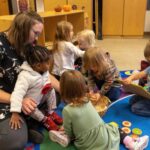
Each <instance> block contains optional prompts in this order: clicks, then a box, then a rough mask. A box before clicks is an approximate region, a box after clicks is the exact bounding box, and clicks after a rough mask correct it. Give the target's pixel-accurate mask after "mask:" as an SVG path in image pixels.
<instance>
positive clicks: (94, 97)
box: [89, 92, 101, 102]
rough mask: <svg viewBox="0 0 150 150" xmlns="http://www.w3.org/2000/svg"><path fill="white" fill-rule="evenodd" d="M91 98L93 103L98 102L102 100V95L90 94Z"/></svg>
mask: <svg viewBox="0 0 150 150" xmlns="http://www.w3.org/2000/svg"><path fill="white" fill-rule="evenodd" d="M89 98H90V99H91V101H95V102H97V101H98V100H99V99H100V98H101V95H100V93H93V92H90V93H89Z"/></svg>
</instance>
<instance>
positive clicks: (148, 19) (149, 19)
mask: <svg viewBox="0 0 150 150" xmlns="http://www.w3.org/2000/svg"><path fill="white" fill-rule="evenodd" d="M144 32H150V11H146V16H145V28H144Z"/></svg>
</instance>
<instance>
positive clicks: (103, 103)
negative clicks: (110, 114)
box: [89, 95, 111, 116]
mask: <svg viewBox="0 0 150 150" xmlns="http://www.w3.org/2000/svg"><path fill="white" fill-rule="evenodd" d="M89 98H90V100H91V102H92V104H93V106H94V107H95V109H96V111H97V112H98V113H99V115H100V116H103V115H104V114H105V113H106V111H107V109H108V106H109V105H110V103H111V101H110V99H109V98H108V97H106V96H102V97H100V98H99V99H95V98H93V96H92V95H91V96H90V97H89Z"/></svg>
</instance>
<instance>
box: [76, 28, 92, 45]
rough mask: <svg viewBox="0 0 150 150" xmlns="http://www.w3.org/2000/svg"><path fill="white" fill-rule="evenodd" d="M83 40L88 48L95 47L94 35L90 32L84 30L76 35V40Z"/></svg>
mask: <svg viewBox="0 0 150 150" xmlns="http://www.w3.org/2000/svg"><path fill="white" fill-rule="evenodd" d="M80 37H81V38H83V39H84V41H86V42H87V43H88V44H89V45H90V47H94V46H95V33H94V32H93V31H92V30H88V29H85V30H83V31H81V32H79V33H78V34H77V39H79V38H80Z"/></svg>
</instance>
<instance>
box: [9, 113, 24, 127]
mask: <svg viewBox="0 0 150 150" xmlns="http://www.w3.org/2000/svg"><path fill="white" fill-rule="evenodd" d="M21 123H23V120H22V118H21V117H20V115H19V113H15V112H14V113H12V117H11V119H10V122H9V125H10V127H11V129H15V130H17V129H20V128H21Z"/></svg>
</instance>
